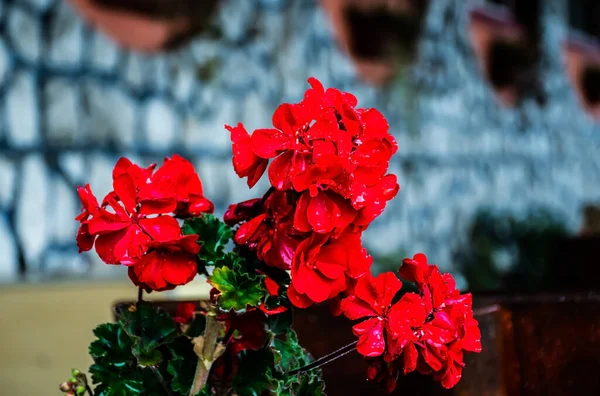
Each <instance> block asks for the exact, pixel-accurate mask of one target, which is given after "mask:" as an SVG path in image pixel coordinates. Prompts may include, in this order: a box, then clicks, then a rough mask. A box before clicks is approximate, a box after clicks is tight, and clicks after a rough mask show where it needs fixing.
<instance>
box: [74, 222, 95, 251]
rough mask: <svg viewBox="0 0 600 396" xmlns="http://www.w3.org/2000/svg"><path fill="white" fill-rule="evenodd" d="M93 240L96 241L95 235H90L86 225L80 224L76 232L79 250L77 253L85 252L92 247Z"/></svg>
mask: <svg viewBox="0 0 600 396" xmlns="http://www.w3.org/2000/svg"><path fill="white" fill-rule="evenodd" d="M94 239H96V236H95V235H91V234H90V233H89V230H88V225H87V224H85V223H84V224H82V225H81V226H80V227H79V230H77V237H76V240H77V247H78V248H79V253H81V252H87V251H88V250H91V249H92V247H94Z"/></svg>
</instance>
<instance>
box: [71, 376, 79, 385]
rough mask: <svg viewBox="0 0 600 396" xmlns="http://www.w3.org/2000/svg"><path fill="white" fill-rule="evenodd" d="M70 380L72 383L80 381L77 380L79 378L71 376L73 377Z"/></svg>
mask: <svg viewBox="0 0 600 396" xmlns="http://www.w3.org/2000/svg"><path fill="white" fill-rule="evenodd" d="M69 382H70V383H72V384H76V383H77V382H78V381H77V378H75V377H71V378H69Z"/></svg>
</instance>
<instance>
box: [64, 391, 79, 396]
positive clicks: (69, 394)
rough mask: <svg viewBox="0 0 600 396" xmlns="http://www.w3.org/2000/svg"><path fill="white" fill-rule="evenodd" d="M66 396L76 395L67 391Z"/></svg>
mask: <svg viewBox="0 0 600 396" xmlns="http://www.w3.org/2000/svg"><path fill="white" fill-rule="evenodd" d="M66 396H77V395H76V394H75V392H73V391H69V392H68V393H67V394H66Z"/></svg>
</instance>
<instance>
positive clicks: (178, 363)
mask: <svg viewBox="0 0 600 396" xmlns="http://www.w3.org/2000/svg"><path fill="white" fill-rule="evenodd" d="M169 351H170V353H171V360H170V361H169V363H168V366H167V371H168V372H169V374H171V376H172V378H173V380H172V381H171V389H173V390H174V391H175V392H179V393H180V394H181V395H187V394H188V393H189V392H190V388H191V387H192V382H193V379H194V371H195V370H196V364H197V362H198V357H197V356H196V354H195V353H194V350H193V348H192V345H191V341H190V340H189V339H187V338H186V337H179V338H177V339H176V340H175V342H173V343H172V344H170V345H169Z"/></svg>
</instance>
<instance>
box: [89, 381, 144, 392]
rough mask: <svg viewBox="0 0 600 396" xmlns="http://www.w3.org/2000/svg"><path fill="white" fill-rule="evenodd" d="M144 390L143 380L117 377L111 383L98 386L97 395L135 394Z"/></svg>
mask: <svg viewBox="0 0 600 396" xmlns="http://www.w3.org/2000/svg"><path fill="white" fill-rule="evenodd" d="M143 392H144V384H143V380H141V379H139V380H133V379H121V378H116V379H115V380H113V381H111V382H110V383H107V384H103V385H102V386H99V387H98V386H97V387H96V389H95V393H94V394H95V395H96V396H135V395H142V394H143Z"/></svg>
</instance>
